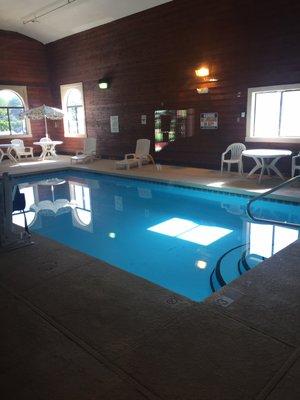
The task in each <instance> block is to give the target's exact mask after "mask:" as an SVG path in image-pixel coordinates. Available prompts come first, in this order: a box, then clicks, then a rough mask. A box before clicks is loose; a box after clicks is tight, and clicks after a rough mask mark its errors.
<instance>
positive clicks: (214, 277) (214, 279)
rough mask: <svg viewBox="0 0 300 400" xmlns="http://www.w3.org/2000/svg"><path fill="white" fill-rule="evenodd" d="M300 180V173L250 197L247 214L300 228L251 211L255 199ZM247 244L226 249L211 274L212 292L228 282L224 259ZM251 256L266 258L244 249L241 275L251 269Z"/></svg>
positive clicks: (240, 268)
mask: <svg viewBox="0 0 300 400" xmlns="http://www.w3.org/2000/svg"><path fill="white" fill-rule="evenodd" d="M298 180H300V175H298V176H295V177H294V178H291V179H288V180H287V181H285V182H283V183H281V184H279V185H277V186H275V187H273V188H272V189H270V190H267V191H266V192H264V193H262V194H260V195H257V196H254V197H253V198H252V199H250V200H249V201H248V203H247V207H246V210H247V214H248V216H249V218H250V219H251V220H252V221H255V222H260V223H264V224H266V223H267V224H272V225H273V224H275V225H281V226H289V227H292V228H300V224H295V223H292V222H287V221H277V220H272V219H266V218H260V217H255V216H254V215H253V213H252V211H251V206H252V204H253V203H254V202H255V201H257V200H260V199H263V198H264V197H266V196H268V195H269V194H271V193H274V192H276V191H277V190H278V189H281V188H283V187H285V186H288V185H289V184H290V183H293V182H295V181H298ZM247 245H248V244H247V243H245V244H243V245H240V246H236V247H233V248H232V249H230V250H228V251H226V253H224V254H223V255H222V256H221V257H220V258H219V260H218V261H217V264H216V266H215V268H214V269H213V271H212V273H211V275H210V287H211V290H212V292H215V291H216V290H218V289H219V288H217V286H219V287H223V286H225V285H226V284H227V282H225V280H224V278H223V276H222V273H221V266H222V261H223V259H224V258H225V257H226V256H227V255H228V254H230V253H231V252H232V251H234V250H236V249H238V248H240V247H244V246H247ZM251 256H253V257H257V258H261V260H260V261H263V260H264V257H261V256H256V255H253V254H248V255H247V252H246V251H243V253H242V256H241V258H240V259H239V261H238V265H237V269H238V272H239V274H240V275H242V274H243V273H244V272H246V271H248V270H249V269H251V267H250V266H249V264H248V261H247V257H251Z"/></svg>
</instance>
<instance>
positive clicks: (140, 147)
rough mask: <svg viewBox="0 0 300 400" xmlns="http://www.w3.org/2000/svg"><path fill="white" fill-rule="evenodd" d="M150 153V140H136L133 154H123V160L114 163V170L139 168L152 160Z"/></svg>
mask: <svg viewBox="0 0 300 400" xmlns="http://www.w3.org/2000/svg"><path fill="white" fill-rule="evenodd" d="M149 152H150V140H149V139H138V140H137V141H136V148H135V152H134V153H129V154H125V157H124V160H120V161H117V162H116V168H126V169H129V168H131V167H139V168H140V167H141V166H142V164H148V163H149V161H151V160H152V157H151V155H150V154H149Z"/></svg>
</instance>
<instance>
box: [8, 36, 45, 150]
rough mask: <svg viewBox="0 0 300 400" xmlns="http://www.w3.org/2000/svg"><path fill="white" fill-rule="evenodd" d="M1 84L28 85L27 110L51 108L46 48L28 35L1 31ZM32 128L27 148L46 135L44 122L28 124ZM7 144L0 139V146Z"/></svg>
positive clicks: (27, 140)
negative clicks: (43, 105)
mask: <svg viewBox="0 0 300 400" xmlns="http://www.w3.org/2000/svg"><path fill="white" fill-rule="evenodd" d="M0 85H20V86H27V95H28V103H29V107H37V106H40V105H42V104H44V103H45V104H50V105H51V104H52V96H51V91H50V87H49V74H48V66H47V59H46V49H45V46H44V45H43V44H42V43H40V42H38V41H37V40H34V39H31V38H28V37H27V36H24V35H20V34H18V33H14V32H8V31H1V30H0ZM31 128H32V138H28V139H26V140H25V142H26V144H27V145H30V144H31V143H32V142H33V141H35V140H39V138H40V137H42V136H44V135H45V128H44V122H43V121H42V122H39V121H33V122H31ZM7 141H8V139H0V143H3V142H5V143H6V142H7ZM36 150H40V149H38V148H37V149H36Z"/></svg>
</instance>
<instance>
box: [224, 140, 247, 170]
mask: <svg viewBox="0 0 300 400" xmlns="http://www.w3.org/2000/svg"><path fill="white" fill-rule="evenodd" d="M244 150H246V146H245V145H244V144H243V143H232V144H231V145H230V146H228V147H227V149H226V150H225V151H224V153H222V158H221V174H223V167H224V163H225V164H227V165H228V167H227V170H228V172H230V169H231V165H232V164H238V172H239V173H240V174H242V173H243V161H242V152H243V151H244ZM229 153H230V157H229V158H226V155H227V154H229Z"/></svg>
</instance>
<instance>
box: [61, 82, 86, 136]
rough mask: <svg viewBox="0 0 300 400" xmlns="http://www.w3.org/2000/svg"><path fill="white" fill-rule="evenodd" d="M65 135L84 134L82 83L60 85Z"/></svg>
mask: <svg viewBox="0 0 300 400" xmlns="http://www.w3.org/2000/svg"><path fill="white" fill-rule="evenodd" d="M61 97H62V108H63V110H64V112H65V118H64V128H65V136H85V114H84V101H83V91H82V83H74V84H71V85H62V86H61Z"/></svg>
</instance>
